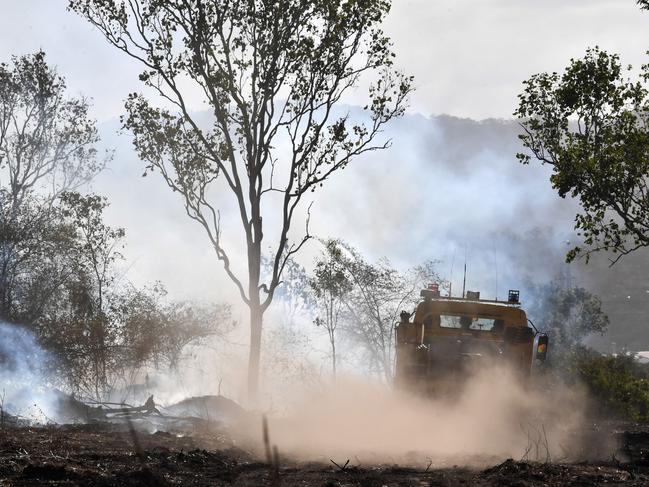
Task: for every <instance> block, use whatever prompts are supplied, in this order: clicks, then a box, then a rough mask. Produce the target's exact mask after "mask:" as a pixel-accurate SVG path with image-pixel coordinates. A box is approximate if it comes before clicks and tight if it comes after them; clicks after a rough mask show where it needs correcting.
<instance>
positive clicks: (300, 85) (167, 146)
mask: <svg viewBox="0 0 649 487" xmlns="http://www.w3.org/2000/svg"><path fill="white" fill-rule="evenodd" d="M69 5H70V8H71V9H72V10H73V11H75V12H77V13H78V14H80V15H81V16H83V17H84V18H86V19H87V20H88V21H90V23H92V24H93V25H94V26H95V27H96V28H97V29H98V30H99V31H100V32H101V33H102V34H103V35H104V36H105V38H106V39H107V40H108V41H109V42H110V43H111V44H112V45H113V46H114V47H115V48H117V49H119V50H120V51H123V52H124V53H125V54H126V55H128V56H130V57H132V58H133V59H135V60H137V61H138V62H139V63H141V65H142V67H143V69H144V71H143V72H142V74H141V75H140V79H141V80H142V82H143V83H144V84H145V85H146V86H147V87H148V88H149V89H150V91H153V92H154V93H157V95H158V96H159V100H160V102H161V103H162V105H156V104H153V103H152V102H151V101H149V100H148V99H147V98H146V97H145V96H144V95H139V94H133V95H131V96H130V97H129V99H128V101H127V104H126V108H127V112H128V114H127V116H126V117H125V119H124V124H125V126H126V127H127V128H128V129H130V130H131V131H132V133H133V134H134V136H135V137H134V144H135V147H136V150H137V152H138V154H139V156H140V158H141V159H142V160H144V161H145V162H146V164H147V171H148V170H155V171H157V172H159V173H160V174H161V175H162V177H163V178H164V180H165V181H166V183H167V184H168V185H169V187H170V188H171V189H172V190H173V191H174V192H176V193H178V194H179V195H180V196H181V197H182V201H183V202H184V206H185V209H186V211H187V214H188V216H189V217H190V218H191V219H193V220H195V221H196V222H197V223H198V224H199V225H201V226H202V227H203V229H204V230H205V232H206V234H207V237H208V238H209V241H210V243H211V245H212V247H213V248H214V251H215V255H216V258H217V259H218V260H219V261H220V262H221V263H222V264H223V267H224V269H225V272H226V273H227V275H228V276H229V277H230V279H231V280H232V282H233V283H234V284H235V286H236V287H237V289H238V290H239V293H240V295H241V299H242V300H243V301H244V303H245V304H246V305H247V306H248V308H249V311H250V356H249V368H248V369H249V375H248V388H249V393H250V396H251V398H253V399H254V397H255V396H256V393H257V389H258V378H259V356H260V347H261V336H262V321H263V315H264V312H265V311H266V310H267V309H268V307H269V306H270V304H271V303H272V301H273V296H274V294H275V292H276V290H277V287H278V286H279V284H280V282H281V279H282V273H283V271H284V269H285V267H286V265H287V262H289V261H290V259H291V257H292V256H293V255H295V254H296V253H297V252H298V251H299V250H300V248H301V247H302V246H303V245H304V243H305V242H306V241H307V240H308V238H309V233H308V225H307V228H306V231H305V232H304V233H303V234H301V236H299V234H298V236H295V235H293V236H292V234H291V230H292V227H293V222H294V219H295V218H296V215H304V217H305V218H306V219H307V222H308V216H306V214H305V213H308V212H306V211H304V208H303V207H302V205H303V200H304V199H305V196H307V195H308V194H309V193H311V192H313V191H315V190H316V189H317V188H319V187H320V186H322V185H323V184H324V183H325V181H326V180H328V179H329V177H330V176H331V175H332V174H333V173H335V172H337V171H339V170H340V169H342V168H344V167H345V166H347V164H349V163H350V162H351V161H352V160H353V159H355V158H356V157H357V156H360V155H362V154H364V153H367V152H370V151H373V150H376V149H382V148H386V147H388V145H389V142H388V141H385V140H383V141H379V136H380V133H381V130H382V128H383V127H384V125H385V124H386V123H387V122H389V121H390V120H391V119H393V118H395V117H398V116H400V115H401V114H402V113H403V110H404V104H405V100H406V97H407V95H408V93H409V92H410V90H411V79H410V78H409V77H405V76H403V75H401V74H399V73H398V72H396V71H395V70H394V68H393V58H394V54H393V52H392V49H391V44H390V41H389V39H388V38H387V37H386V36H385V35H384V34H383V32H382V31H381V28H380V24H381V21H382V20H383V19H384V18H385V16H386V15H387V13H388V11H389V8H390V2H389V1H388V0H376V1H367V0H326V1H321V0H318V1H316V0H272V1H271V0H226V1H218V2H217V1H215V0H190V1H187V0H168V1H165V2H161V1H158V0H71V1H70V4H69ZM366 74H370V75H372V76H373V77H374V78H375V80H376V81H375V83H374V84H373V85H372V86H371V87H370V88H369V91H368V102H367V105H366V107H365V108H366V110H367V121H366V122H358V123H355V122H353V121H352V120H350V117H349V116H348V115H346V114H343V115H336V112H338V111H339V110H336V108H335V107H336V106H337V104H339V102H340V101H341V99H342V98H343V96H344V95H345V94H346V93H347V92H349V91H350V90H351V89H352V88H353V87H355V86H357V85H358V83H359V81H360V80H361V78H362V77H363V75H366ZM196 97H200V99H201V100H202V101H203V102H204V103H205V106H206V107H207V108H208V112H207V113H200V114H198V113H196V112H193V111H192V110H191V109H190V107H189V99H190V98H193V99H195V98H196ZM280 145H281V146H282V147H280ZM219 195H226V196H227V197H229V198H230V202H232V203H233V204H234V206H235V208H236V212H235V218H236V220H238V223H237V226H238V227H239V229H240V230H242V234H243V235H242V237H243V238H242V241H241V243H240V244H239V245H238V246H239V247H240V248H243V249H245V253H246V257H247V258H246V262H245V265H244V266H243V267H244V269H239V268H238V266H237V263H236V262H233V261H232V260H231V255H232V248H227V246H226V244H225V242H224V240H223V238H222V235H223V230H224V226H225V220H223V221H222V220H221V213H220V211H219V208H220V205H221V204H222V202H223V201H224V199H223V198H225V196H224V197H223V198H222V199H219V198H218V196H219ZM301 208H302V213H300V211H301V210H300V209H301ZM271 215H272V218H271ZM275 216H277V217H275ZM264 222H276V224H274V225H270V223H266V225H264ZM235 235H236V234H235ZM233 238H234V236H233ZM264 238H265V239H266V240H265V241H266V242H268V241H269V239H273V243H272V244H271V245H270V247H271V248H272V254H273V256H272V259H273V265H272V272H271V273H270V277H269V279H268V280H267V281H266V282H262V279H261V266H262V248H263V247H262V245H263V241H264Z"/></svg>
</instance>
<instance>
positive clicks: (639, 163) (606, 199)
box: [515, 48, 649, 263]
mask: <svg viewBox="0 0 649 487" xmlns="http://www.w3.org/2000/svg"><path fill="white" fill-rule="evenodd" d="M626 76H627V75H626V73H625V70H624V69H623V68H622V65H621V62H620V59H619V57H618V56H617V55H615V54H608V53H606V52H604V51H601V50H600V49H598V48H594V49H589V50H588V51H587V52H586V56H585V57H584V58H583V59H577V60H575V59H573V60H572V61H571V64H570V66H568V67H567V68H566V69H565V71H564V73H563V74H562V75H559V74H557V73H551V74H548V73H542V74H537V75H534V76H532V77H531V78H530V79H529V80H527V81H526V82H525V83H524V84H525V91H524V92H523V93H522V94H521V95H520V96H519V107H518V109H517V111H516V112H515V115H516V116H517V117H520V118H521V125H522V127H523V130H524V134H523V135H521V136H520V138H521V140H522V141H523V145H524V146H525V147H526V148H527V149H529V150H530V152H531V154H530V153H521V154H518V158H519V160H520V161H521V162H523V163H524V164H527V163H529V162H530V160H531V158H532V156H533V157H536V158H537V159H539V160H540V161H541V162H542V163H545V164H549V165H551V166H552V169H553V174H552V176H551V178H550V181H551V183H552V186H553V187H554V188H555V189H556V190H557V192H558V193H559V195H560V196H561V197H565V196H566V195H570V196H572V197H574V198H576V199H578V200H579V202H580V204H581V207H582V210H583V212H582V213H580V214H578V215H577V217H576V219H575V229H576V230H577V232H578V233H579V235H581V236H582V237H583V239H584V245H585V247H584V248H582V247H581V246H576V247H574V248H573V249H572V250H570V252H569V253H568V256H567V259H568V261H571V260H573V259H574V258H575V257H577V256H579V255H583V256H585V257H586V260H588V257H589V255H590V254H591V253H592V252H596V251H599V250H604V251H610V252H612V253H614V254H617V257H616V258H615V260H613V263H614V262H615V261H616V260H617V259H619V258H620V257H621V256H623V255H625V254H628V253H629V252H632V251H634V250H636V249H638V248H641V247H646V246H649V198H648V196H647V195H648V194H649V193H648V190H649V187H648V186H647V183H648V181H647V174H648V173H649V156H648V154H649V131H648V130H647V124H648V123H649V92H648V91H647V85H646V83H647V82H648V81H649V65H645V66H644V67H643V68H642V72H641V76H640V80H636V81H632V80H630V79H628V78H627V77H626Z"/></svg>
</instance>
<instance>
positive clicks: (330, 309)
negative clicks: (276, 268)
mask: <svg viewBox="0 0 649 487" xmlns="http://www.w3.org/2000/svg"><path fill="white" fill-rule="evenodd" d="M436 263H437V262H435V261H427V262H424V263H423V264H421V265H418V266H416V267H414V268H412V269H408V270H407V271H406V272H401V271H399V270H398V269H396V268H394V267H393V266H392V265H391V264H390V262H389V261H388V260H387V259H385V258H382V259H380V260H379V261H378V262H376V263H371V262H368V261H367V260H366V259H365V258H364V257H363V256H362V255H361V253H360V252H359V251H358V250H356V249H355V248H354V247H352V246H350V245H349V244H347V243H345V242H343V241H342V240H328V241H327V242H326V253H325V256H324V258H323V259H320V260H318V261H317V262H316V269H315V272H314V278H313V284H314V285H315V286H316V287H315V289H316V301H317V303H318V307H319V308H321V309H324V316H325V318H324V319H321V323H322V324H323V326H325V327H327V329H328V332H329V336H330V340H332V347H334V344H335V342H334V341H333V340H334V337H335V332H336V330H337V328H338V327H339V326H340V329H341V331H342V332H343V333H344V335H345V336H346V337H347V338H348V339H349V340H350V341H351V342H353V343H355V344H357V345H358V346H359V349H360V350H361V351H362V352H363V353H364V354H365V356H366V359H367V360H366V361H365V363H367V364H368V365H369V367H370V368H371V369H372V370H373V371H374V372H375V373H377V374H378V375H380V376H381V377H382V378H383V379H385V380H386V381H387V382H390V381H391V380H392V375H393V363H394V349H395V347H394V326H395V324H396V323H397V321H398V318H399V314H400V313H401V311H402V310H404V309H411V308H412V307H413V306H414V305H415V304H416V303H417V302H418V300H419V291H420V290H421V289H422V288H423V287H425V285H426V284H428V283H431V282H436V283H438V284H441V285H442V286H446V285H447V283H444V282H442V280H441V279H440V277H439V276H438V275H437V273H436V272H435V265H436ZM334 350H335V348H334Z"/></svg>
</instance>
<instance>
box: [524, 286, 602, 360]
mask: <svg viewBox="0 0 649 487" xmlns="http://www.w3.org/2000/svg"><path fill="white" fill-rule="evenodd" d="M528 287H529V289H530V290H531V295H530V299H531V301H532V303H533V304H532V306H531V307H529V308H528V309H527V313H528V316H529V318H530V319H531V320H532V322H533V323H534V325H535V326H536V327H537V328H538V329H540V330H543V331H544V332H545V333H547V334H548V337H549V338H550V343H551V346H552V350H553V352H552V355H555V354H559V355H560V354H562V353H564V352H566V351H569V350H572V349H573V348H574V347H576V346H579V345H580V344H581V343H582V341H583V340H584V339H585V338H587V337H588V336H590V335H592V334H595V333H599V334H602V333H604V332H605V331H606V329H607V327H608V324H609V319H608V316H607V315H606V313H604V311H603V310H602V301H601V300H600V299H599V297H597V296H595V295H594V294H592V293H590V292H589V291H588V290H586V289H584V288H583V287H572V286H564V285H562V284H561V283H560V282H559V281H556V280H555V281H552V282H550V283H547V284H544V285H540V284H534V283H529V284H528ZM552 355H551V356H550V357H552ZM550 360H551V359H550Z"/></svg>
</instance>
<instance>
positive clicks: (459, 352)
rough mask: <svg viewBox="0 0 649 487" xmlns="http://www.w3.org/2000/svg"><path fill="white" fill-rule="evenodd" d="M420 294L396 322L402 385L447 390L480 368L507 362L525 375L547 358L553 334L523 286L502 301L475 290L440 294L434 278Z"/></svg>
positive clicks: (397, 374) (423, 390)
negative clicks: (530, 311) (524, 303)
mask: <svg viewBox="0 0 649 487" xmlns="http://www.w3.org/2000/svg"><path fill="white" fill-rule="evenodd" d="M421 297H422V298H423V300H422V301H421V302H420V303H419V304H418V305H417V307H416V309H415V311H414V312H413V313H408V312H407V311H403V312H402V313H401V321H400V323H399V324H398V325H397V327H396V371H395V385H396V386H397V387H401V388H405V389H410V390H414V391H416V392H418V393H421V394H426V395H429V394H432V395H438V394H444V393H446V392H450V391H453V390H457V386H458V385H461V384H462V383H464V381H465V380H466V379H467V377H469V376H470V375H471V374H474V373H475V372H476V371H477V370H478V369H484V368H488V367H493V366H496V365H499V364H507V365H508V366H509V367H510V368H512V369H513V370H515V371H517V372H518V373H520V374H521V375H523V376H525V375H529V374H530V373H531V371H532V369H533V367H534V366H535V364H538V363H541V362H543V361H545V359H546V356H547V352H548V337H547V335H546V334H544V333H540V332H539V331H538V330H536V328H535V327H534V325H533V323H532V322H531V321H529V320H528V319H527V315H526V314H525V311H524V310H523V309H522V308H521V303H520V299H519V298H520V293H519V291H517V290H510V291H509V293H508V299H507V301H498V300H488V299H480V293H479V292H472V291H468V292H466V294H465V293H463V296H462V297H450V296H441V294H440V291H439V287H438V286H437V285H436V284H432V285H430V286H429V287H428V288H427V289H424V290H422V291H421Z"/></svg>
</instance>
